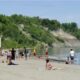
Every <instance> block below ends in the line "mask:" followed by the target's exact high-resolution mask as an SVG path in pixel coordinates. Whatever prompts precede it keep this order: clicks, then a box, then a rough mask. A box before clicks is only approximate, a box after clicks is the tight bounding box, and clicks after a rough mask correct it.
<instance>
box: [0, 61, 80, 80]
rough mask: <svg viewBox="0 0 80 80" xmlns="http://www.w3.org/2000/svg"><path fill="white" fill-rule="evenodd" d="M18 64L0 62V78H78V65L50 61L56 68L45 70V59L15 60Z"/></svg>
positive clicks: (56, 79) (64, 79)
mask: <svg viewBox="0 0 80 80" xmlns="http://www.w3.org/2000/svg"><path fill="white" fill-rule="evenodd" d="M16 63H18V65H7V64H6V63H1V62H0V80H80V65H71V64H64V63H56V62H51V63H52V64H53V66H54V67H56V68H57V69H56V70H46V69H45V60H42V59H28V60H17V61H16Z"/></svg>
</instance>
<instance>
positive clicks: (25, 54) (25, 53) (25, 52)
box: [24, 47, 28, 59]
mask: <svg viewBox="0 0 80 80" xmlns="http://www.w3.org/2000/svg"><path fill="white" fill-rule="evenodd" d="M27 54H28V50H27V49H26V48H25V47H24V56H25V59H27Z"/></svg>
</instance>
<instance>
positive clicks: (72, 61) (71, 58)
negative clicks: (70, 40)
mask: <svg viewBox="0 0 80 80" xmlns="http://www.w3.org/2000/svg"><path fill="white" fill-rule="evenodd" d="M74 56H75V52H74V50H73V49H71V50H70V60H71V63H74Z"/></svg>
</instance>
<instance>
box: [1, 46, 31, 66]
mask: <svg viewBox="0 0 80 80" xmlns="http://www.w3.org/2000/svg"><path fill="white" fill-rule="evenodd" d="M30 54H31V50H29V49H26V48H25V47H24V48H23V49H22V48H21V49H14V48H12V49H10V50H6V51H4V49H3V50H2V56H6V59H7V61H6V62H7V63H8V64H9V65H11V64H14V63H12V60H15V59H16V58H19V59H22V58H25V59H27V56H30Z"/></svg>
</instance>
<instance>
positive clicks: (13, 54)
mask: <svg viewBox="0 0 80 80" xmlns="http://www.w3.org/2000/svg"><path fill="white" fill-rule="evenodd" d="M15 52H16V51H15V50H14V48H12V50H11V55H12V57H11V59H12V60H15Z"/></svg>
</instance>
